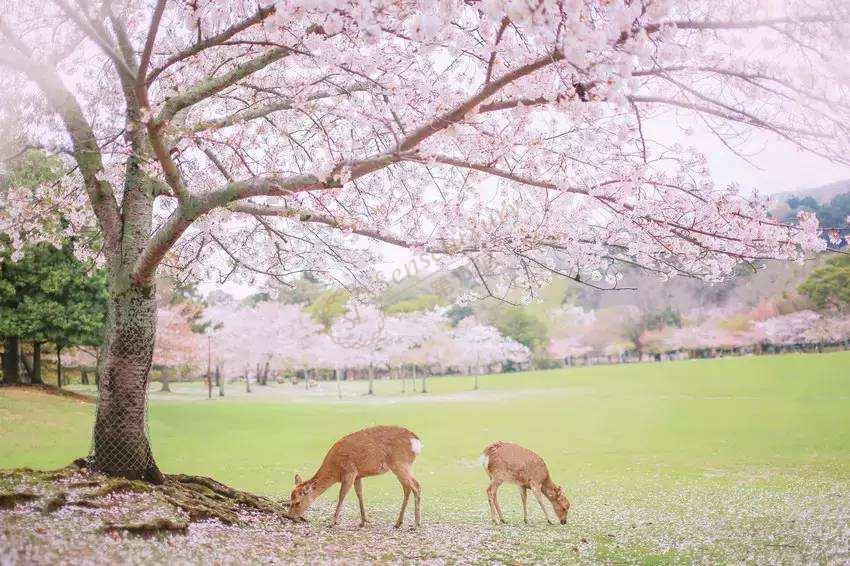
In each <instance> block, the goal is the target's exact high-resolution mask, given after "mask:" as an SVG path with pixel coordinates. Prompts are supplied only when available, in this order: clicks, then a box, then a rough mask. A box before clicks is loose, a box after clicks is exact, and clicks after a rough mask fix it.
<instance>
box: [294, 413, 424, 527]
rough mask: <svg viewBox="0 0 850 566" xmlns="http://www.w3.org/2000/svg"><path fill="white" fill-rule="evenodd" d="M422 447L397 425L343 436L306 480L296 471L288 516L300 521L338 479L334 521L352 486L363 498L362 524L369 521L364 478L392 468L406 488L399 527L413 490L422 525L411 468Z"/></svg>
mask: <svg viewBox="0 0 850 566" xmlns="http://www.w3.org/2000/svg"><path fill="white" fill-rule="evenodd" d="M421 451H422V442H420V441H419V438H418V437H417V436H416V435H415V434H413V433H412V432H410V431H409V430H407V429H406V428H401V427H398V426H376V427H372V428H364V429H363V430H358V431H357V432H353V433H351V434H349V435H348V436H344V437H342V438H341V439H339V440H337V442H336V444H334V445H333V446H331V449H330V450H329V451H328V454H327V455H326V456H325V459H324V461H323V462H322V465H321V467H319V470H318V471H317V472H316V473H315V474H314V475H313V477H312V478H310V479H308V480H307V481H301V476H299V475H298V474H296V475H295V489H293V490H292V495H290V498H289V501H290V507H289V517H290V518H291V519H294V520H297V521H306V520H307V519H306V518H305V517H304V513H305V511H307V509H308V508H309V507H310V505H312V503H313V501H315V500H316V498H317V497H319V496H320V495H321V494H322V493H324V492H325V491H326V490H327V489H328V488H329V487H331V486H332V485H334V484H335V483H337V482H339V483H340V484H341V485H340V488H339V501H338V502H337V505H336V512H335V513H334V519H333V523H331V526H334V525H336V524H337V521H338V520H339V514H340V512H341V511H342V502H343V501H344V500H345V496H346V495H347V494H348V492H349V490H350V489H351V486H354V492H355V493H356V494H357V499H358V501H359V502H360V526H361V527H362V526H364V525H366V524H368V523H369V520H368V519H367V518H366V507H365V506H364V504H363V478H365V477H369V476H378V475H381V474H384V473H386V472H387V471H391V472H392V473H394V474H395V475H396V477H397V478H398V481H399V483H400V484H401V488H402V489H403V490H404V500H403V501H402V503H401V512H400V513H399V514H398V521H396V524H395V526H396V528H398V527H400V526H401V524H402V523H403V522H404V511H405V509H406V508H407V500H408V499H409V498H410V492H413V497H414V503H415V516H416V526H417V527H418V526H419V491H420V490H419V482H418V481H416V478H415V477H413V473H412V472H411V471H410V468H411V467H412V466H413V461H414V460H416V455H417V454H419V452H421Z"/></svg>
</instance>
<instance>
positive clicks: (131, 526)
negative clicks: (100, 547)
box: [101, 517, 189, 535]
mask: <svg viewBox="0 0 850 566" xmlns="http://www.w3.org/2000/svg"><path fill="white" fill-rule="evenodd" d="M188 528H189V523H188V522H186V521H184V520H182V519H169V518H166V517H157V518H156V519H152V520H150V521H145V522H140V523H106V524H105V525H104V526H103V527H101V531H103V532H111V531H126V532H128V533H132V534H134V535H153V534H158V533H162V532H180V533H183V532H186V529H188Z"/></svg>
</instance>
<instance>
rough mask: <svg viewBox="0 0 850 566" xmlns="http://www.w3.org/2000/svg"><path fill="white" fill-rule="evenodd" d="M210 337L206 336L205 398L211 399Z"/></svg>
mask: <svg viewBox="0 0 850 566" xmlns="http://www.w3.org/2000/svg"><path fill="white" fill-rule="evenodd" d="M212 388H213V382H212V336H210V335H209V334H207V398H208V399H212Z"/></svg>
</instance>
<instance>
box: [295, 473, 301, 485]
mask: <svg viewBox="0 0 850 566" xmlns="http://www.w3.org/2000/svg"><path fill="white" fill-rule="evenodd" d="M299 483H301V476H300V475H298V474H295V485H298V484H299Z"/></svg>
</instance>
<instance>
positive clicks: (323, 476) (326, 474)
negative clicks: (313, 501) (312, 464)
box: [311, 465, 339, 497]
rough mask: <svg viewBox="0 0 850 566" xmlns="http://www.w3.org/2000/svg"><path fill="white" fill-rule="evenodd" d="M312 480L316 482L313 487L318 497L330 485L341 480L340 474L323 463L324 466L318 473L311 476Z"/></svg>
mask: <svg viewBox="0 0 850 566" xmlns="http://www.w3.org/2000/svg"><path fill="white" fill-rule="evenodd" d="M311 481H313V482H314V487H313V489H314V492H315V494H316V497H318V496H319V495H321V494H322V493H324V492H325V491H327V490H328V488H329V487H330V486H332V485H333V484H335V483H337V482H338V481H339V474H333V473H332V472H331V470H329V469H327V468H326V467H325V466H324V465H322V467H321V468H319V470H318V471H317V472H316V474H315V475H314V476H313V477H312V478H311Z"/></svg>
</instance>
